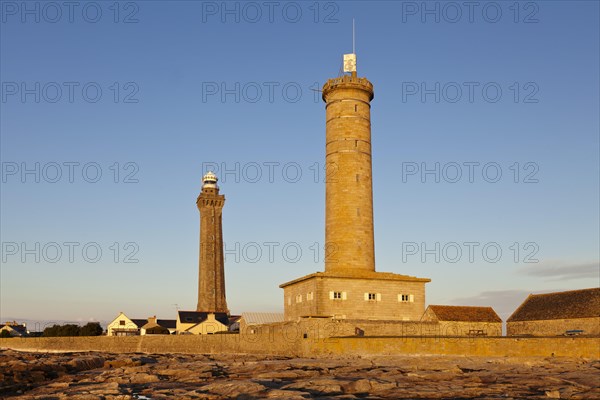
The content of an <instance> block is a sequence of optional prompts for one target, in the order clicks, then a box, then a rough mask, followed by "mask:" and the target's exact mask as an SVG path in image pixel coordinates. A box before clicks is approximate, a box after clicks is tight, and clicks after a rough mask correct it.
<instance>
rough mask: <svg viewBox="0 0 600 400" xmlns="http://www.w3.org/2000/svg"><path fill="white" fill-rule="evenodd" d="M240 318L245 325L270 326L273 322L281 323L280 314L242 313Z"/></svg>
mask: <svg viewBox="0 0 600 400" xmlns="http://www.w3.org/2000/svg"><path fill="white" fill-rule="evenodd" d="M242 318H243V319H244V321H245V322H246V325H260V324H272V323H275V322H283V314H282V313H263V312H245V313H242Z"/></svg>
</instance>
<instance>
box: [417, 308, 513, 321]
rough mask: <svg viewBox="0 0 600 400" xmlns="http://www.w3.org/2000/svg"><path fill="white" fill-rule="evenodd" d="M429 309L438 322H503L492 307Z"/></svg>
mask: <svg viewBox="0 0 600 400" xmlns="http://www.w3.org/2000/svg"><path fill="white" fill-rule="evenodd" d="M427 308H428V309H429V310H431V311H432V312H433V313H434V314H435V316H436V317H437V319H438V321H457V322H502V319H500V317H499V316H498V314H496V311H494V309H493V308H492V307H471V306H439V305H431V306H429V307H427Z"/></svg>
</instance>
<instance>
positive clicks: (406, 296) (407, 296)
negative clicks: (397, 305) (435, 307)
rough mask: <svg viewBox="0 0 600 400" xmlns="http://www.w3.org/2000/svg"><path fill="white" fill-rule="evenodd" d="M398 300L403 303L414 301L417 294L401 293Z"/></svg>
mask: <svg viewBox="0 0 600 400" xmlns="http://www.w3.org/2000/svg"><path fill="white" fill-rule="evenodd" d="M398 301H400V302H402V303H414V302H415V296H414V295H413V294H399V295H398Z"/></svg>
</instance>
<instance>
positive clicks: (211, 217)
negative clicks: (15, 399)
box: [196, 171, 229, 313]
mask: <svg viewBox="0 0 600 400" xmlns="http://www.w3.org/2000/svg"><path fill="white" fill-rule="evenodd" d="M217 181H218V179H217V176H216V175H215V174H214V173H212V172H210V171H209V172H208V173H207V174H206V175H204V177H203V178H202V182H203V184H202V192H201V193H200V195H199V196H198V199H197V200H196V205H197V206H198V210H199V211H200V262H199V264H200V265H199V276H198V278H199V279H198V280H199V281H198V306H197V307H196V311H200V312H209V313H229V310H228V309H227V301H226V299H225V268H224V262H223V226H222V222H221V220H222V218H221V217H222V214H223V205H224V204H225V196H223V195H222V194H219V186H217Z"/></svg>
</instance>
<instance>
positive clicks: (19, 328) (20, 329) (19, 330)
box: [0, 322, 27, 336]
mask: <svg viewBox="0 0 600 400" xmlns="http://www.w3.org/2000/svg"><path fill="white" fill-rule="evenodd" d="M3 329H7V330H8V331H11V330H12V331H14V332H15V334H16V335H18V336H26V335H27V327H26V326H25V325H16V324H12V323H8V322H7V323H6V324H5V325H3V326H1V327H0V330H3Z"/></svg>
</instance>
